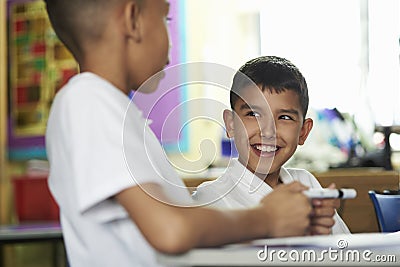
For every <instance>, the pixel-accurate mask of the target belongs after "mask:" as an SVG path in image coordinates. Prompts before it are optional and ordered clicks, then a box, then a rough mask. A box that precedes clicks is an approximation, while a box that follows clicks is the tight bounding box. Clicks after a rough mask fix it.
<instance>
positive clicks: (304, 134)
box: [299, 118, 314, 145]
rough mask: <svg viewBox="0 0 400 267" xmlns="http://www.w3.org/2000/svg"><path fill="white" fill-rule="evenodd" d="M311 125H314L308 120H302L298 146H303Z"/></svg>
mask: <svg viewBox="0 0 400 267" xmlns="http://www.w3.org/2000/svg"><path fill="white" fill-rule="evenodd" d="M313 124H314V122H313V120H312V119H310V118H307V119H305V120H304V122H303V126H302V127H301V130H300V136H299V145H303V144H304V142H305V141H306V139H307V137H308V135H309V134H310V132H311V129H312V127H313Z"/></svg>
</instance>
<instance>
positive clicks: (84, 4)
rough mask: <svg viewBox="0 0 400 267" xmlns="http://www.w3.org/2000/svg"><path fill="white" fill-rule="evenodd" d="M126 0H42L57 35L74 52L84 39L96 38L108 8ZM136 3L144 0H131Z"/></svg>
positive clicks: (80, 50)
mask: <svg viewBox="0 0 400 267" xmlns="http://www.w3.org/2000/svg"><path fill="white" fill-rule="evenodd" d="M126 1H128V0H44V2H45V3H46V10H47V13H48V15H49V19H50V22H51V25H52V26H53V29H54V31H55V33H56V34H57V36H58V38H59V39H60V40H61V41H62V42H63V43H64V45H65V46H66V47H67V48H68V49H69V50H70V51H71V52H72V54H73V55H74V56H75V57H76V55H77V54H78V55H79V54H80V53H82V49H83V46H84V43H85V42H86V41H88V40H90V41H92V42H94V43H95V42H96V41H98V40H99V39H100V38H101V37H102V35H103V31H104V29H105V28H106V26H107V25H106V23H107V20H106V18H107V17H108V12H109V11H110V10H111V9H112V8H113V7H114V6H115V5H116V4H121V3H124V2H126ZM135 1H136V2H138V4H139V5H140V4H141V2H142V1H144V0H135Z"/></svg>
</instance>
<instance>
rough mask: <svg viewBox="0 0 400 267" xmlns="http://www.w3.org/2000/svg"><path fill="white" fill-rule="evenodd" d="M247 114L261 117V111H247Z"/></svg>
mask: <svg viewBox="0 0 400 267" xmlns="http://www.w3.org/2000/svg"><path fill="white" fill-rule="evenodd" d="M246 116H250V117H260V116H261V115H260V113H258V112H255V111H249V112H247V113H246Z"/></svg>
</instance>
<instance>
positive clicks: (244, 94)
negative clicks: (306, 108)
mask: <svg viewBox="0 0 400 267" xmlns="http://www.w3.org/2000/svg"><path fill="white" fill-rule="evenodd" d="M238 96H239V98H238V100H237V101H236V103H235V109H236V108H240V107H241V106H243V105H245V106H248V107H252V106H258V107H260V108H264V107H266V108H271V107H270V104H271V105H274V104H280V103H287V104H289V103H290V104H291V106H292V107H296V109H299V110H300V111H301V104H300V96H299V95H298V94H297V92H295V91H293V90H290V89H281V90H276V89H275V88H273V87H269V88H266V87H264V88H263V86H262V85H255V84H252V85H248V86H245V87H243V88H242V89H241V90H240V91H239V92H238ZM270 98H273V100H277V99H281V100H282V101H279V103H278V102H277V101H271V103H268V102H269V101H270V100H269V99H270Z"/></svg>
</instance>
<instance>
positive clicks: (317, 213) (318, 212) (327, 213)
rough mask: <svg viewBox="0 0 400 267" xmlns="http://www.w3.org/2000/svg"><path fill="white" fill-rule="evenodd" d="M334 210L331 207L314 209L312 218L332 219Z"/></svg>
mask: <svg viewBox="0 0 400 267" xmlns="http://www.w3.org/2000/svg"><path fill="white" fill-rule="evenodd" d="M333 215H335V209H334V208H332V207H314V209H313V211H312V216H314V217H333Z"/></svg>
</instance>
